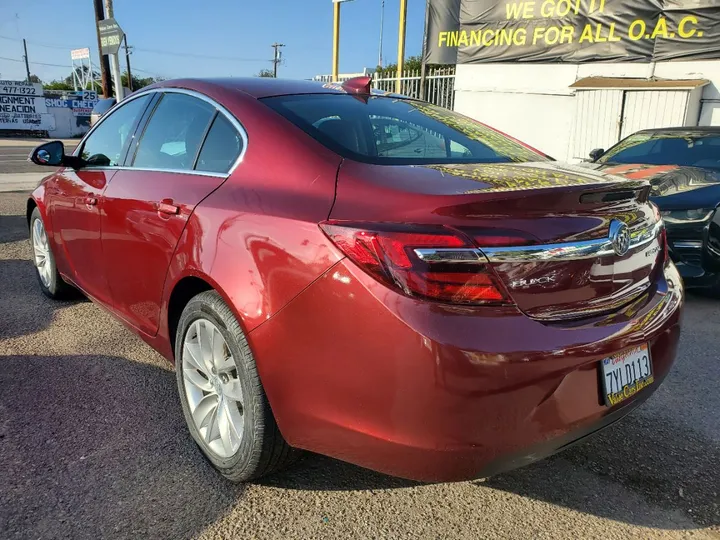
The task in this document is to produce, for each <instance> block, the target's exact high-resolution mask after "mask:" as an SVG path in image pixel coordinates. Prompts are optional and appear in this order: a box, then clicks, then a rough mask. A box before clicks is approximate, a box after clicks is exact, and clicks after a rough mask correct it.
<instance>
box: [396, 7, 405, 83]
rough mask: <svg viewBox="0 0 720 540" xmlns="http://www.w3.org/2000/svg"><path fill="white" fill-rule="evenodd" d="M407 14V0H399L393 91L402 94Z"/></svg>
mask: <svg viewBox="0 0 720 540" xmlns="http://www.w3.org/2000/svg"><path fill="white" fill-rule="evenodd" d="M406 16H407V0H400V24H399V25H398V59H397V80H396V81H395V93H396V94H402V72H403V62H405V18H406Z"/></svg>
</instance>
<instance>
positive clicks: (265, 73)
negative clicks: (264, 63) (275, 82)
mask: <svg viewBox="0 0 720 540" xmlns="http://www.w3.org/2000/svg"><path fill="white" fill-rule="evenodd" d="M255 76H256V77H271V78H272V77H275V74H274V73H273V71H272V69H261V70H260V73H258V74H257V75H255Z"/></svg>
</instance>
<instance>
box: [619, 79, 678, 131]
mask: <svg viewBox="0 0 720 540" xmlns="http://www.w3.org/2000/svg"><path fill="white" fill-rule="evenodd" d="M689 95H690V93H689V92H688V91H687V90H662V91H647V90H645V91H630V90H626V92H625V114H624V118H623V129H622V138H623V139H624V138H625V137H627V136H628V135H632V134H633V133H635V132H636V131H640V130H641V129H651V128H664V127H679V126H684V125H685V120H686V112H687V105H688V96H689Z"/></svg>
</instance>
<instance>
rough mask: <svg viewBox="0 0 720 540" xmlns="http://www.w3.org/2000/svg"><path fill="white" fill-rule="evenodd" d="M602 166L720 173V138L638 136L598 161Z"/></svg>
mask: <svg viewBox="0 0 720 540" xmlns="http://www.w3.org/2000/svg"><path fill="white" fill-rule="evenodd" d="M598 163H618V164H643V165H680V166H682V167H700V168H705V169H720V135H716V134H703V133H693V132H685V133H683V132H680V133H678V132H666V133H662V132H658V133H637V134H635V135H631V136H630V137H628V138H627V139H625V140H623V141H621V142H620V143H618V144H617V145H616V146H615V147H613V148H611V149H610V150H608V151H607V153H606V154H605V155H604V156H602V157H601V158H600V159H598Z"/></svg>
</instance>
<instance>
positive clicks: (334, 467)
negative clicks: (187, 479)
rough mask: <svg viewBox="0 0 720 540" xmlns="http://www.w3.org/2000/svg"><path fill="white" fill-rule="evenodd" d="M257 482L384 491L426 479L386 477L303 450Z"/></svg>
mask: <svg viewBox="0 0 720 540" xmlns="http://www.w3.org/2000/svg"><path fill="white" fill-rule="evenodd" d="M255 483H256V484H262V485H264V486H272V487H277V488H282V489H301V490H311V491H356V490H381V489H395V488H406V487H413V486H421V485H424V484H423V482H415V481H413V480H405V479H403V478H395V477H393V476H387V475H385V474H382V473H378V472H375V471H371V470H370V469H363V468H362V467H358V466H356V465H352V464H350V463H345V462H343V461H338V460H337V459H333V458H329V457H326V456H321V455H319V454H311V453H309V452H308V453H304V454H303V456H302V458H301V459H300V461H298V462H297V463H294V464H293V465H290V466H289V467H288V468H287V469H284V470H282V471H280V472H277V473H275V474H273V475H272V476H268V477H267V478H262V479H261V480H256V481H255Z"/></svg>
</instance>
